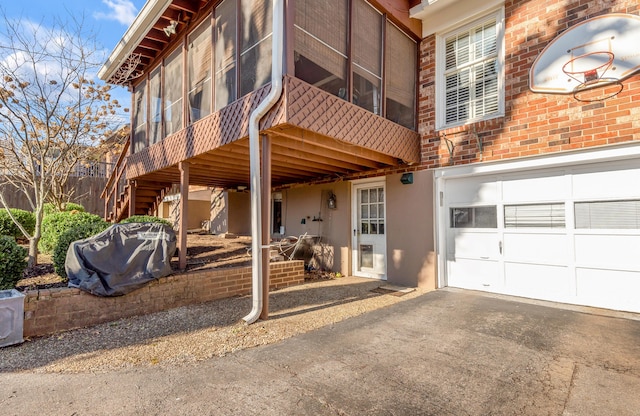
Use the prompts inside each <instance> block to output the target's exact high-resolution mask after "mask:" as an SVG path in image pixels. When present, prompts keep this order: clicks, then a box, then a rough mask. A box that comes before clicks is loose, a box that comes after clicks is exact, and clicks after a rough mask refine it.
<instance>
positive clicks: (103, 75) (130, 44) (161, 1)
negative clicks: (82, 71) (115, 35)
mask: <svg viewBox="0 0 640 416" xmlns="http://www.w3.org/2000/svg"><path fill="white" fill-rule="evenodd" d="M170 5H171V1H170V0H149V1H147V2H146V3H145V5H144V6H143V7H142V10H140V13H138V16H136V19H135V20H134V21H133V23H132V24H131V26H129V29H127V31H126V32H125V34H124V35H123V36H122V39H120V42H118V44H117V45H116V47H115V48H114V49H113V51H112V52H111V55H109V58H108V59H107V61H106V62H105V63H104V64H103V65H102V67H101V68H100V70H99V71H98V77H99V78H100V79H101V80H103V81H108V80H109V79H110V78H111V77H112V76H113V74H114V73H115V72H116V71H117V70H118V68H120V66H121V65H122V63H123V62H124V61H125V60H126V59H127V58H128V57H129V55H130V54H131V52H133V51H134V50H135V49H136V48H137V47H138V45H139V44H140V42H142V40H143V39H144V37H145V36H146V34H147V33H149V31H150V30H151V29H152V28H153V25H155V24H156V22H157V21H158V19H160V17H161V16H162V14H163V13H164V12H165V10H167V9H168V8H169V6H170Z"/></svg>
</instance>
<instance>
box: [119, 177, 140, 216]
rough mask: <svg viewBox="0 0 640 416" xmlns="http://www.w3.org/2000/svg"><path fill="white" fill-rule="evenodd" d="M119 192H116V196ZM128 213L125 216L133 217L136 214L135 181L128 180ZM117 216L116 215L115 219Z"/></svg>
mask: <svg viewBox="0 0 640 416" xmlns="http://www.w3.org/2000/svg"><path fill="white" fill-rule="evenodd" d="M118 195H119V194H118V193H117V192H116V197H117V196H118ZM128 214H129V215H127V217H133V216H134V215H136V181H133V180H132V181H129V212H128ZM117 218H118V216H117V215H116V221H117Z"/></svg>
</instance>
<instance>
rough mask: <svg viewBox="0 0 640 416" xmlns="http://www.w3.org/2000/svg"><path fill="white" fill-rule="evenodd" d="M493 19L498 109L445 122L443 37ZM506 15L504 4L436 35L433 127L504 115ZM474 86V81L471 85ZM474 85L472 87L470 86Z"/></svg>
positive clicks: (450, 125) (462, 31)
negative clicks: (494, 25)
mask: <svg viewBox="0 0 640 416" xmlns="http://www.w3.org/2000/svg"><path fill="white" fill-rule="evenodd" d="M491 20H495V22H496V72H497V81H498V110H497V111H496V112H493V113H489V114H483V115H482V116H478V117H469V118H467V119H465V120H459V121H455V122H450V123H447V122H446V110H447V106H446V79H445V69H446V40H447V39H448V38H450V37H452V36H455V35H459V34H462V33H465V32H471V30H472V29H474V28H476V27H478V26H482V25H484V24H486V23H487V22H489V21H491ZM504 25H505V18H504V7H500V8H498V9H494V10H492V11H489V12H488V13H483V14H482V15H481V16H477V17H474V18H473V20H471V21H467V22H466V23H464V24H462V25H460V26H457V27H454V28H451V29H449V30H447V31H446V32H443V33H438V34H436V104H435V107H436V129H444V128H450V127H456V126H461V125H465V124H470V123H474V122H478V121H483V120H490V119H493V118H499V117H504V114H505V92H504V84H505V71H504V67H505V65H504V60H505V57H504V38H505V31H504ZM474 85H475V84H474ZM472 88H473V87H472Z"/></svg>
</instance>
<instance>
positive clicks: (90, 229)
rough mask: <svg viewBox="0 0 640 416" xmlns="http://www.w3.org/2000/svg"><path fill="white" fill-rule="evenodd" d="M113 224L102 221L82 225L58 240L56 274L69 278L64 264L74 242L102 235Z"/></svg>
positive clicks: (54, 253)
mask: <svg viewBox="0 0 640 416" xmlns="http://www.w3.org/2000/svg"><path fill="white" fill-rule="evenodd" d="M110 225H111V224H110V223H108V222H106V221H102V222H96V223H90V224H82V225H78V226H76V227H73V228H70V229H68V230H66V231H64V232H63V233H62V234H61V235H60V237H59V238H58V243H57V244H56V247H55V248H54V250H53V268H54V269H55V271H56V273H57V274H58V275H59V276H60V277H63V278H65V279H66V278H67V272H66V270H65V269H64V263H65V261H66V259H67V250H69V246H70V245H71V243H73V242H74V241H78V240H82V239H85V238H89V237H92V236H94V235H96V234H100V233H101V232H103V231H104V230H106V229H107V228H109V226H110Z"/></svg>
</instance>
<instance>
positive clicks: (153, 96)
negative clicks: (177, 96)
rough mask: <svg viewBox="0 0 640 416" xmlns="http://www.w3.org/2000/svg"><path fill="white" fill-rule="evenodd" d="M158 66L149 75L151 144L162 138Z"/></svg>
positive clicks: (159, 69) (160, 90)
mask: <svg viewBox="0 0 640 416" xmlns="http://www.w3.org/2000/svg"><path fill="white" fill-rule="evenodd" d="M161 70H162V68H161V67H160V66H158V67H157V68H156V69H154V70H153V71H152V72H151V76H150V77H149V145H152V144H154V143H158V142H159V141H160V140H162V84H161V82H160V74H161Z"/></svg>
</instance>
